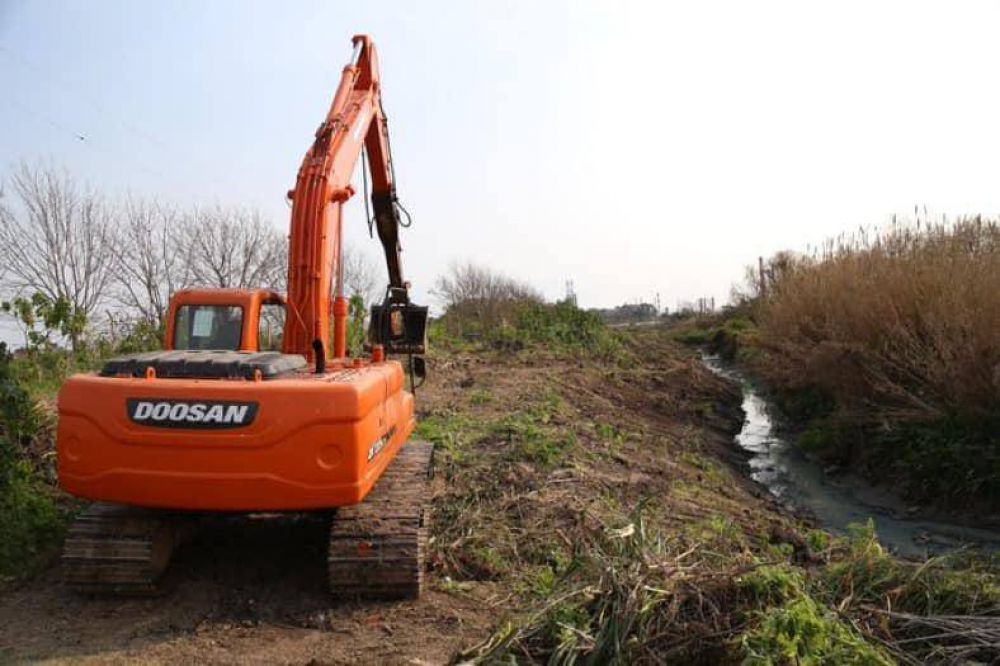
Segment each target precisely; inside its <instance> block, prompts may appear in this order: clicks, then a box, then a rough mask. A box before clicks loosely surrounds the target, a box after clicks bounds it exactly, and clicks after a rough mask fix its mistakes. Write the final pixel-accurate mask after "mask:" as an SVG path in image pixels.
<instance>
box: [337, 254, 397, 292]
mask: <svg viewBox="0 0 1000 666" xmlns="http://www.w3.org/2000/svg"><path fill="white" fill-rule="evenodd" d="M342 261H343V262H344V293H345V294H346V295H347V296H348V297H351V296H360V297H361V299H362V300H363V301H364V303H365V305H371V304H372V303H381V302H382V299H383V298H384V297H385V288H386V284H387V281H388V278H386V277H385V276H383V275H382V274H381V273H380V272H379V267H378V265H377V264H376V262H375V261H374V260H373V259H372V258H371V257H370V256H369V255H367V254H365V253H364V252H363V251H361V250H360V249H358V248H356V247H354V246H351V245H348V246H345V247H344V253H343V257H342Z"/></svg>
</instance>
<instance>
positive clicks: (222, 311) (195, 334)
mask: <svg viewBox="0 0 1000 666" xmlns="http://www.w3.org/2000/svg"><path fill="white" fill-rule="evenodd" d="M242 330H243V308H241V307H239V306H237V305H182V306H181V307H179V308H177V319H176V321H175V322H174V349H231V350H233V351H236V350H238V349H239V348H240V334H241V332H242Z"/></svg>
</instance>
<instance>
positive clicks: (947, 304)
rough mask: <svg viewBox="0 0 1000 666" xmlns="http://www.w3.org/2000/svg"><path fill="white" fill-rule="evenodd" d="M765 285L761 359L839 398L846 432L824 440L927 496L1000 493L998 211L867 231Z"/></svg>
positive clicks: (790, 264) (786, 384)
mask: <svg viewBox="0 0 1000 666" xmlns="http://www.w3.org/2000/svg"><path fill="white" fill-rule="evenodd" d="M763 292H764V293H763V295H762V297H761V298H760V299H759V310H758V321H759V326H760V330H759V341H760V344H761V346H762V347H763V349H764V350H765V352H769V353H766V355H765V356H766V362H764V363H762V368H761V370H762V372H764V373H765V374H766V375H767V378H768V379H770V380H771V381H772V383H773V384H775V385H776V386H779V387H783V388H787V389H791V390H792V391H796V390H810V391H818V393H819V394H821V395H822V396H823V398H824V400H825V401H826V402H827V403H828V404H830V405H834V406H835V411H834V413H832V414H830V419H831V423H835V424H837V425H838V427H848V428H849V432H850V438H849V439H850V440H851V441H850V442H847V441H844V440H845V438H844V437H827V438H825V440H824V441H825V442H826V443H827V444H830V446H829V447H828V448H831V447H832V448H833V449H835V450H836V451H837V452H838V453H839V454H841V455H842V456H843V457H845V458H850V459H851V460H854V461H858V460H860V461H861V462H862V463H863V464H864V465H867V466H868V467H870V468H873V469H874V468H877V469H879V470H880V473H882V474H884V473H885V472H886V471H889V472H890V473H897V474H899V475H901V476H902V477H904V478H905V479H906V480H907V482H912V483H910V484H909V485H910V490H911V491H913V492H914V494H916V495H919V496H921V498H922V499H934V500H945V501H946V503H947V502H948V501H951V500H954V501H965V500H968V499H970V498H971V497H973V496H976V497H978V498H979V499H987V500H988V501H989V502H990V504H1000V441H998V439H1000V437H998V436H997V435H996V434H995V433H1000V430H998V426H1000V224H998V222H997V221H992V220H985V219H982V218H979V217H976V218H970V219H962V220H959V221H957V222H955V223H944V222H941V223H930V224H928V223H925V222H919V223H915V224H908V225H904V224H893V225H892V226H890V227H889V228H887V229H885V230H883V231H880V232H870V231H867V230H860V231H858V232H857V233H855V234H853V235H850V236H842V237H840V238H837V239H835V240H832V241H830V242H828V243H826V244H825V245H824V246H822V247H821V248H819V249H818V250H817V251H816V252H814V253H813V254H812V255H811V256H800V257H792V258H789V257H787V256H785V257H783V262H782V270H781V271H774V272H771V273H770V280H769V282H768V284H767V285H766V288H765V289H764V290H763ZM845 432H846V431H845ZM887 464H888V465H889V467H888V468H887V467H886V465H887Z"/></svg>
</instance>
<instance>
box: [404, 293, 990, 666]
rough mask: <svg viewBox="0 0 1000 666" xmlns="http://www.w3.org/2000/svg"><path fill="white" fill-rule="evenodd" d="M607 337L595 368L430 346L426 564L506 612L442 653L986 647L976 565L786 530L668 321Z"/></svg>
mask: <svg viewBox="0 0 1000 666" xmlns="http://www.w3.org/2000/svg"><path fill="white" fill-rule="evenodd" d="M551 312H552V313H553V315H552V316H558V314H557V313H558V312H559V310H558V309H553V310H552V311H551ZM607 334H609V335H610V334H611V333H610V332H607ZM615 335H616V337H618V341H619V344H620V345H621V349H620V352H619V353H618V354H617V355H615V356H614V357H613V358H610V359H609V358H607V357H604V356H602V355H600V354H594V353H590V352H587V351H586V347H575V348H574V347H571V348H569V349H567V350H563V351H556V352H552V351H546V350H545V348H543V347H541V346H532V347H529V348H526V349H524V350H521V351H514V352H511V351H509V350H508V351H496V350H493V349H491V348H486V349H480V350H478V351H472V350H468V349H466V350H465V351H461V352H457V351H449V350H447V349H446V350H445V351H444V352H443V353H442V354H441V355H440V356H438V357H437V358H436V366H437V371H438V372H439V373H440V377H441V380H442V381H441V382H439V383H438V384H437V386H435V387H433V388H431V390H430V391H428V394H425V395H424V397H423V399H422V404H423V406H424V409H425V410H426V412H425V414H424V415H423V420H422V422H421V425H420V427H419V428H420V430H419V434H420V436H422V437H424V438H426V439H430V440H431V441H434V442H435V443H436V444H437V445H438V448H437V452H436V469H437V474H438V481H437V494H436V500H435V514H434V516H435V518H434V527H433V531H434V539H433V542H432V545H431V548H432V553H433V567H434V572H435V574H436V579H437V580H438V581H439V585H440V587H441V589H443V590H446V591H449V592H450V593H452V594H456V595H460V596H467V597H469V598H471V599H475V600H476V601H477V602H479V603H484V604H485V605H486V606H487V607H489V608H491V609H496V611H497V614H499V615H500V616H501V617H502V619H501V620H500V621H499V622H498V623H497V625H496V627H495V630H494V632H493V633H492V635H491V636H490V637H488V638H487V639H486V640H484V641H483V642H482V643H480V644H478V645H476V646H473V647H472V648H470V649H468V650H466V651H464V652H463V653H462V654H460V655H459V656H458V657H457V658H456V661H464V660H469V661H476V662H481V663H510V662H519V663H555V664H570V663H578V662H584V663H623V664H625V663H627V664H632V663H712V664H715V663H739V662H745V663H761V664H764V663H863V664H880V663H886V664H888V663H893V662H895V661H902V662H905V663H922V662H923V661H926V660H942V661H947V660H951V659H953V658H957V657H956V655H960V656H961V658H992V655H997V654H1000V643H998V642H997V641H996V640H995V638H996V636H995V635H994V634H993V633H991V632H994V631H996V630H997V629H1000V624H998V623H997V621H996V618H995V615H996V614H997V611H998V609H1000V607H998V605H997V602H998V601H1000V596H997V593H996V591H997V590H998V589H1000V588H997V587H996V586H997V578H996V574H995V571H996V570H995V568H994V566H993V564H992V563H990V562H982V561H975V562H970V561H964V560H961V559H941V560H935V561H932V562H929V563H926V564H924V565H922V566H921V565H917V564H909V563H904V562H901V561H898V560H896V559H894V558H893V557H891V556H890V555H888V554H887V553H885V552H884V551H883V550H882V549H881V547H880V546H879V545H878V542H877V539H876V538H875V535H874V534H873V533H872V531H871V529H870V528H867V529H865V528H859V529H858V531H857V533H856V534H855V535H853V536H852V537H851V538H849V539H838V540H833V539H831V538H830V537H829V536H828V535H826V534H824V533H822V532H818V531H810V530H808V529H805V528H802V527H801V526H798V525H796V524H795V523H794V522H793V521H791V520H790V519H788V518H787V517H785V516H783V515H782V514H781V513H780V511H778V510H777V509H776V508H775V507H774V506H773V505H772V504H771V503H770V502H768V501H766V500H764V499H762V498H761V497H760V496H759V493H758V492H757V490H756V489H755V488H754V487H753V486H752V485H750V484H749V483H748V482H746V481H745V480H744V479H743V478H742V475H741V472H740V464H741V461H740V460H739V459H737V458H735V456H736V454H735V453H734V449H733V448H732V441H731V437H732V434H733V432H734V431H735V429H737V428H738V427H739V422H740V421H739V417H738V413H737V411H736V405H738V401H739V394H738V393H737V391H736V387H733V386H729V385H727V384H725V383H723V382H722V381H721V380H719V379H718V378H716V377H715V376H713V375H711V374H710V373H708V372H707V370H705V368H704V367H703V366H702V365H701V364H700V363H699V362H698V361H697V359H696V357H694V356H693V355H692V354H690V353H689V352H684V351H683V349H682V348H681V347H680V346H679V345H678V344H677V343H675V342H673V337H674V334H673V333H672V332H670V331H665V330H662V329H660V330H648V329H647V330H631V331H627V332H625V333H622V334H615ZM442 343H444V344H445V346H447V341H439V344H438V349H439V350H440V348H441V346H442ZM948 622H953V623H955V624H954V626H961V627H963V629H962V630H961V631H960V632H958V634H955V632H953V631H952V632H948V631H945V629H944V627H946V626H947V625H948ZM977 622H978V623H980V625H979V626H981V628H982V631H981V632H980V633H974V634H970V633H969V632H968V628H969V627H970V626H972V624H974V623H977ZM954 626H953V628H954ZM987 627H988V629H987Z"/></svg>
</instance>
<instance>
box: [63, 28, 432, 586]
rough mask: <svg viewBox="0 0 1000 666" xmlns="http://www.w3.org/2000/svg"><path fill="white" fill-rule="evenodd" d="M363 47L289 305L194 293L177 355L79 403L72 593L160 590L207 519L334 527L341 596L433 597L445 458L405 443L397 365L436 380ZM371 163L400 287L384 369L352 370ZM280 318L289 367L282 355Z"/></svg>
mask: <svg viewBox="0 0 1000 666" xmlns="http://www.w3.org/2000/svg"><path fill="white" fill-rule="evenodd" d="M353 45H354V53H353V55H352V58H351V62H350V63H349V64H348V65H347V66H346V67H345V68H344V70H343V74H342V77H341V80H340V85H339V87H338V88H337V92H336V94H335V95H334V98H333V103H332V104H331V106H330V110H329V112H328V113H327V115H326V118H325V119H324V120H323V122H322V124H321V125H320V126H319V129H318V130H317V131H316V135H315V138H314V139H313V142H312V145H311V146H310V148H309V150H308V151H307V152H306V155H305V158H304V159H303V160H302V165H301V167H300V168H299V172H298V177H297V179H296V183H295V188H294V189H293V190H291V191H290V192H289V193H288V196H289V197H290V199H291V201H292V215H291V233H290V248H289V257H288V294H287V297H284V296H282V295H280V294H278V293H275V292H272V291H268V290H226V289H188V290H184V291H180V292H178V293H176V294H174V295H173V297H172V299H171V303H170V308H169V319H168V325H167V329H166V339H165V341H164V350H163V351H156V352H148V353H141V354H133V355H128V356H122V357H117V358H113V359H111V360H109V361H107V362H106V363H105V365H104V367H103V368H102V369H101V371H100V372H97V373H93V374H81V375H75V376H73V377H71V378H70V379H69V380H67V382H66V383H65V385H64V386H63V387H62V390H61V391H60V393H59V400H58V403H59V427H58V435H57V448H58V465H59V483H60V485H61V486H62V487H63V489H65V490H66V491H67V492H69V493H72V494H73V495H76V496H78V497H82V498H86V499H89V500H95V503H94V504H92V505H91V507H90V508H89V509H88V510H86V511H85V512H83V513H82V514H81V515H80V517H79V518H78V519H77V520H76V521H75V523H74V524H73V525H72V526H71V528H70V530H69V532H68V536H67V539H66V542H65V546H64V549H63V555H62V564H63V574H64V579H65V580H66V582H67V584H68V585H69V586H70V587H71V588H73V589H75V590H78V591H81V592H98V593H121V594H147V593H152V592H156V591H157V590H158V589H159V586H160V582H161V580H162V574H163V573H164V571H165V569H166V568H167V566H168V563H169V561H170V556H171V553H172V552H173V549H174V548H175V547H176V546H177V545H178V544H179V543H180V542H181V541H182V540H183V538H184V536H185V534H188V533H190V531H191V529H192V528H193V527H194V526H196V525H197V524H198V523H199V520H200V519H201V518H203V517H205V516H206V514H213V513H219V512H226V513H241V514H260V513H274V512H304V511H327V512H330V513H331V515H332V520H331V527H330V541H329V552H328V572H329V584H330V589H331V591H332V593H333V594H334V595H336V596H338V597H344V598H383V599H384V598H413V597H416V596H419V594H420V591H421V587H422V581H423V568H424V567H423V558H424V550H425V547H426V538H427V535H426V531H427V516H428V514H427V511H428V480H427V479H428V473H429V469H430V462H431V453H432V451H431V447H430V445H429V444H426V443H423V442H415V441H408V440H409V437H410V434H411V432H412V431H413V428H414V398H413V394H412V392H411V391H407V390H405V376H404V368H403V365H402V363H401V362H400V361H398V360H394V359H393V360H390V358H389V357H390V356H392V355H405V356H407V357H408V359H409V363H408V368H407V370H408V371H409V377H410V384H411V387H412V386H413V382H414V375H417V376H419V377H422V376H423V374H424V363H423V356H422V354H423V353H424V350H425V348H426V323H427V308H426V307H421V306H418V305H415V304H413V303H411V301H410V298H409V284H408V283H407V282H405V281H404V280H403V275H402V270H401V263H400V251H401V250H400V243H399V230H400V227H401V217H400V205H399V204H398V202H397V199H396V182H395V178H394V172H393V165H392V156H391V152H390V149H389V134H388V125H387V121H386V117H385V113H384V111H383V108H382V99H381V86H380V82H379V69H378V59H377V55H376V51H375V45H374V44H373V43H372V41H371V39H370V38H368V37H367V36H356V37H354V39H353ZM362 150H364V151H365V152H366V153H367V156H368V163H369V165H370V167H369V168H370V174H371V182H372V186H371V190H372V195H371V201H372V206H373V211H374V220H373V221H371V222H370V224H374V226H375V227H376V229H377V231H378V236H379V239H380V241H381V243H382V245H383V247H384V249H385V257H386V263H387V266H388V274H389V283H388V288H387V290H386V297H385V300H384V301H383V302H382V303H381V304H379V305H376V306H374V307H373V308H372V310H371V324H370V326H369V330H368V343H367V344H366V345H365V348H366V350H367V351H368V352H369V355H368V356H367V357H365V358H353V359H352V358H348V356H347V341H346V337H347V336H346V328H347V315H348V307H347V300H346V299H345V297H344V293H343V289H344V284H343V269H342V265H341V254H342V252H341V249H342V248H341V238H342V236H341V220H342V215H341V211H342V208H343V206H344V204H345V203H346V202H347V201H348V200H349V199H350V198H351V196H352V195H353V194H354V189H353V188H352V187H351V184H350V180H351V176H352V174H353V172H354V168H355V166H356V164H357V162H358V158H359V157H360V156H361V154H362ZM404 212H405V211H404ZM333 294H335V296H334V295H333ZM275 313H277V314H279V315H280V314H282V313H283V316H284V324H283V328H282V334H281V346H280V351H278V350H273V351H271V350H269V349H268V348H267V347H268V340H269V339H270V338H271V337H272V336H270V335H267V334H266V332H267V329H268V322H271V321H273V320H274V317H272V316H270V315H272V314H275ZM331 315H332V322H331ZM331 329H332V345H331ZM411 390H412V388H411Z"/></svg>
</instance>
